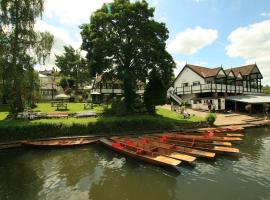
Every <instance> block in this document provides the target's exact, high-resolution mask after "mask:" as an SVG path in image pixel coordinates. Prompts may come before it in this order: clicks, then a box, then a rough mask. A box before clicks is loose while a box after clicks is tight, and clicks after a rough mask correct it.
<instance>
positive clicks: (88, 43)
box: [81, 0, 175, 111]
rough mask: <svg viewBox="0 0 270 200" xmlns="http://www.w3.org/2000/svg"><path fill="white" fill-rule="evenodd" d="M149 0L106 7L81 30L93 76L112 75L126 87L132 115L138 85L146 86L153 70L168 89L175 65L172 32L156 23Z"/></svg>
mask: <svg viewBox="0 0 270 200" xmlns="http://www.w3.org/2000/svg"><path fill="white" fill-rule="evenodd" d="M153 17H154V8H150V7H149V6H148V4H147V2H146V1H145V0H143V1H136V2H135V3H131V2H130V1H129V0H115V1H114V2H113V3H110V4H104V5H103V7H102V8H101V9H99V10H97V11H96V12H95V13H94V14H93V15H92V16H91V19H90V23H89V24H84V25H82V26H81V29H82V31H81V36H82V40H83V43H82V49H83V50H85V51H87V60H88V64H89V68H90V71H91V74H92V76H95V75H96V74H103V73H104V72H112V73H113V74H114V75H115V76H116V77H117V78H118V79H120V80H121V81H123V83H124V96H125V102H126V108H127V110H128V111H132V106H133V103H134V102H135V98H136V90H135V89H136V81H142V82H146V80H147V79H148V78H149V77H150V74H151V73H152V71H153V70H155V73H156V74H157V76H159V77H160V78H161V80H162V82H163V84H164V85H165V86H168V84H169V82H170V79H171V77H172V73H173V68H174V67H175V63H174V61H173V59H172V57H171V55H170V54H169V53H168V52H167V51H166V40H167V39H168V30H167V28H166V26H165V24H164V23H160V22H157V21H155V20H154V18H153Z"/></svg>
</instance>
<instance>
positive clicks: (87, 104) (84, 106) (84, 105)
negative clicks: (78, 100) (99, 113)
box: [83, 103, 94, 110]
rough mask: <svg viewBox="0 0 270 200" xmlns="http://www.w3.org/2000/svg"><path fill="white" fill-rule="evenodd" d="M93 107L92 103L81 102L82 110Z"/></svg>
mask: <svg viewBox="0 0 270 200" xmlns="http://www.w3.org/2000/svg"><path fill="white" fill-rule="evenodd" d="M93 107H94V105H93V103H84V104H83V109H84V110H88V109H93Z"/></svg>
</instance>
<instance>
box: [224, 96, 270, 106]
mask: <svg viewBox="0 0 270 200" xmlns="http://www.w3.org/2000/svg"><path fill="white" fill-rule="evenodd" d="M226 100H230V101H237V102H244V103H251V104H260V103H270V95H239V96H228V97H226Z"/></svg>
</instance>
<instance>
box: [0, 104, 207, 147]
mask: <svg viewBox="0 0 270 200" xmlns="http://www.w3.org/2000/svg"><path fill="white" fill-rule="evenodd" d="M104 108H105V106H103V105H100V106H95V107H94V108H93V109H92V110H91V111H96V112H99V113H101V112H102V111H103V110H104ZM8 109H9V107H8V106H0V142H1V141H2V142H3V141H14V140H21V139H34V138H48V137H58V136H71V135H88V134H99V133H102V134H110V133H120V132H123V133H126V132H129V131H136V132H137V131H138V132H141V131H147V130H158V131H160V130H172V129H175V128H176V127H178V126H179V127H181V128H183V127H185V128H187V127H192V126H193V123H194V122H201V121H205V120H204V118H201V117H196V116H191V117H190V118H189V119H184V118H183V117H182V116H180V115H179V114H177V113H174V112H172V111H170V110H167V109H164V108H161V107H157V114H156V115H153V116H152V115H128V116H101V117H96V118H95V117H88V118H74V117H69V118H63V119H38V120H31V121H29V120H9V119H6V117H7V115H8ZM55 109H56V108H55V107H51V106H50V104H49V103H40V104H38V107H37V108H35V109H34V111H39V112H54V111H55ZM68 109H69V110H68V111H67V112H69V113H75V112H79V111H84V110H83V104H82V103H69V104H68Z"/></svg>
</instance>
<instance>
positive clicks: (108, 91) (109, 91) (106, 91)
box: [91, 88, 144, 94]
mask: <svg viewBox="0 0 270 200" xmlns="http://www.w3.org/2000/svg"><path fill="white" fill-rule="evenodd" d="M91 91H92V92H99V93H101V94H123V93H124V90H123V89H112V88H110V89H108V88H102V89H92V90H91ZM136 93H137V94H143V93H144V90H137V91H136Z"/></svg>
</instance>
